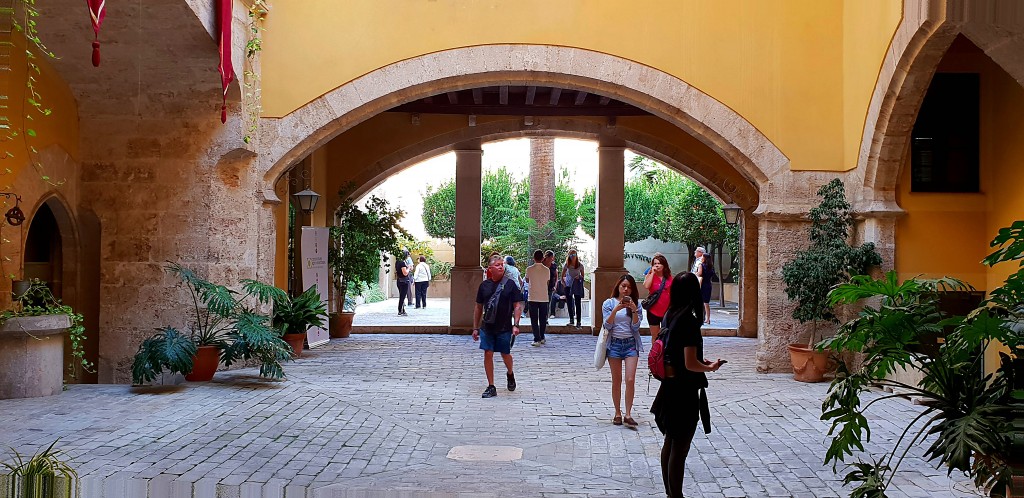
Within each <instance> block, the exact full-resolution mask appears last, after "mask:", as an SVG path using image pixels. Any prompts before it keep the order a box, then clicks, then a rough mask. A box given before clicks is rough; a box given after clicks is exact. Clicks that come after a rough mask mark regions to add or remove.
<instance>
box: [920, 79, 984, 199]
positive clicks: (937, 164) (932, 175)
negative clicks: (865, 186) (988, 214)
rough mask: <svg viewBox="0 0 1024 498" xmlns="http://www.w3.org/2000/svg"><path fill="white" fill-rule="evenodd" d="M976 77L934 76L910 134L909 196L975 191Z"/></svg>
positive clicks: (976, 145) (976, 160) (976, 152)
mask: <svg viewBox="0 0 1024 498" xmlns="http://www.w3.org/2000/svg"><path fill="white" fill-rule="evenodd" d="M979 88H980V83H979V77H978V74H977V73H937V74H936V75H935V77H934V78H932V82H931V85H930V86H929V87H928V93H927V94H925V97H924V103H922V104H921V111H920V112H919V113H918V115H917V121H916V122H915V123H914V131H913V133H912V134H911V148H910V154H911V176H910V190H911V191H912V192H978V191H979V189H980V181H979V162H980V161H979V158H978V154H979V145H978V143H979V139H978V135H979V119H980V118H979V101H980V92H979Z"/></svg>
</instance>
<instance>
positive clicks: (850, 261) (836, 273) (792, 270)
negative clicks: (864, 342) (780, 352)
mask: <svg viewBox="0 0 1024 498" xmlns="http://www.w3.org/2000/svg"><path fill="white" fill-rule="evenodd" d="M818 197H821V203H820V204H819V205H818V206H816V207H814V208H813V209H811V211H810V216H809V217H810V220H811V226H810V229H809V230H808V236H809V238H810V246H809V247H808V248H807V249H804V250H801V251H797V252H796V256H795V257H794V258H793V259H792V260H791V261H789V262H788V263H786V264H785V265H783V267H782V280H783V281H784V282H785V283H786V296H788V297H789V299H790V300H792V301H796V303H797V305H796V308H794V309H793V318H795V319H797V320H799V321H800V322H801V323H804V322H808V321H810V322H813V323H814V330H813V332H812V337H811V338H810V341H809V343H811V344H813V343H815V342H816V341H815V337H814V336H815V335H816V334H817V329H818V322H820V321H833V322H834V321H835V320H836V316H835V312H834V304H833V303H831V302H830V301H829V298H828V293H829V291H831V290H832V288H833V287H835V286H836V285H838V284H840V283H843V282H847V281H849V280H850V278H851V277H853V276H855V275H863V274H866V273H867V272H868V271H869V270H870V269H871V268H872V267H874V266H877V265H880V264H882V257H881V256H880V255H879V254H878V252H877V251H875V244H874V243H872V242H867V243H865V244H863V245H861V246H860V247H851V246H850V245H849V243H848V240H849V238H850V227H852V226H853V215H852V214H851V206H850V203H849V202H847V200H846V192H845V188H844V186H843V182H842V181H841V180H839V179H838V178H836V179H833V180H832V181H830V182H829V183H827V184H825V185H823V186H822V187H821V188H819V189H818Z"/></svg>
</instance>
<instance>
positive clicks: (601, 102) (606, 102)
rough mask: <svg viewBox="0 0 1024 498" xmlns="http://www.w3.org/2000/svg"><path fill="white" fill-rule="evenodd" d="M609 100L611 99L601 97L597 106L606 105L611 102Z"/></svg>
mask: <svg viewBox="0 0 1024 498" xmlns="http://www.w3.org/2000/svg"><path fill="white" fill-rule="evenodd" d="M611 100H612V99H611V97H601V100H600V101H599V102H598V104H601V105H608V102H611Z"/></svg>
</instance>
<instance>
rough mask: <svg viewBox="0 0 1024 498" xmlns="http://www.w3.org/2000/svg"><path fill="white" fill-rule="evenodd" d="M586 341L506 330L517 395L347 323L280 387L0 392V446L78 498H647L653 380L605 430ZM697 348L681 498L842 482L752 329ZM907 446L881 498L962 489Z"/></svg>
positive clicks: (813, 387) (460, 360) (812, 389)
mask: <svg viewBox="0 0 1024 498" xmlns="http://www.w3.org/2000/svg"><path fill="white" fill-rule="evenodd" d="M644 340H645V342H647V341H649V338H644ZM593 341H594V338H593V337H590V336H584V335H552V336H550V337H549V338H548V341H547V344H546V345H545V346H542V347H537V348H534V347H530V346H529V342H528V341H521V342H518V343H517V344H516V347H515V350H514V353H515V362H516V363H515V365H516V367H515V368H516V373H517V379H518V383H519V387H518V389H517V390H516V391H515V392H509V391H507V390H506V389H505V387H504V386H503V382H502V383H499V389H498V397H496V398H492V399H481V398H480V393H481V392H482V391H483V388H484V387H485V386H484V380H483V369H482V366H481V365H480V363H481V361H482V360H481V357H482V355H481V353H480V351H479V350H478V349H477V345H476V344H475V343H474V342H472V340H471V338H469V337H467V336H450V335H401V334H386V335H353V336H352V337H350V338H348V339H341V340H334V341H331V343H330V344H329V345H326V346H324V347H322V348H319V349H317V350H314V351H307V352H306V354H305V355H304V357H303V358H302V359H299V360H298V361H295V362H293V363H289V364H287V365H286V372H287V373H288V379H287V380H285V381H282V382H267V381H263V380H261V379H259V378H258V377H257V376H256V370H255V369H243V370H235V371H231V372H219V373H218V374H217V376H216V377H215V379H214V381H213V382H209V383H196V384H192V383H190V384H184V385H181V386H177V387H175V388H162V389H155V390H153V388H151V390H133V389H131V388H129V387H127V386H116V385H99V386H85V385H80V386H71V387H70V388H69V389H68V390H67V391H66V392H64V393H63V394H60V395H58V396H54V397H50V398H40V399H24V400H4V401H0V447H8V446H10V447H12V448H13V449H15V450H17V451H18V452H20V453H22V454H28V453H33V452H35V451H37V450H39V449H41V448H45V447H46V446H47V445H49V444H50V443H52V442H53V441H54V440H59V442H58V443H57V446H58V447H59V448H60V449H62V450H63V451H64V452H65V453H66V455H67V457H68V458H69V459H70V460H71V462H72V465H73V466H74V467H75V468H76V469H77V471H78V473H79V475H80V476H81V477H82V491H83V494H82V496H84V497H85V498H95V497H133V498H134V497H141V496H152V497H158V498H165V497H193V496H194V497H238V498H242V497H268V498H269V497H274V498H292V497H307V498H313V497H356V496H366V497H405V496H408V497H421V496H426V497H433V496H437V497H449V496H465V497H506V496H511V497H519V496H523V497H534V496H545V497H548V496H550V497H554V496H572V497H586V496H622V497H626V496H629V497H654V496H664V495H663V493H662V489H663V488H662V485H661V475H660V466H659V452H660V447H661V441H662V436H661V434H660V433H659V432H658V430H657V428H656V427H655V426H654V423H653V419H652V417H651V415H650V414H649V413H648V410H649V408H650V404H651V401H652V399H653V396H654V392H655V390H656V388H657V382H656V381H654V382H652V383H651V384H650V386H648V381H647V378H646V376H645V375H643V372H641V373H640V375H638V377H639V378H638V380H637V393H636V406H635V408H634V416H635V418H636V419H637V420H638V421H639V423H640V427H639V428H638V429H637V430H630V429H627V428H624V427H621V426H614V425H612V424H611V417H612V415H613V409H612V407H611V400H610V394H609V393H610V386H609V372H608V369H607V368H608V367H607V366H606V367H605V368H604V369H603V370H600V371H595V370H594V368H593V367H592V356H593V355H592V353H593V344H594V342H593ZM705 344H706V351H707V355H708V356H709V357H722V358H727V359H729V360H730V363H729V364H728V365H726V367H725V368H723V370H722V371H720V372H719V373H717V374H713V375H710V377H711V387H710V389H709V397H710V398H711V405H712V419H713V420H712V421H713V424H714V430H713V432H712V433H711V434H709V435H707V436H705V435H704V434H702V433H701V432H700V431H698V435H697V437H696V438H695V441H694V445H693V451H692V452H691V453H690V456H689V459H688V461H687V480H686V492H687V496H693V497H741V496H749V497H762V496H794V497H801V498H802V497H834V496H846V495H848V494H849V490H848V489H844V488H843V486H842V483H841V480H840V478H839V477H837V474H835V473H833V471H832V469H831V468H829V467H826V466H824V465H822V455H823V454H824V449H825V440H826V437H825V432H826V430H827V426H826V424H825V423H823V422H821V421H820V420H819V419H818V416H819V413H820V405H821V400H822V397H823V395H824V393H825V391H826V388H827V384H802V383H798V382H795V381H793V380H792V378H791V376H790V375H786V374H774V375H762V374H757V373H755V372H754V359H753V357H754V350H755V347H756V340H752V339H740V338H724V337H709V338H707V339H706V342H705ZM497 370H498V372H499V374H498V377H499V378H500V377H502V375H501V374H500V372H502V369H501V368H500V367H499V368H498V369H497ZM872 410H873V411H872V412H871V413H872V421H873V423H874V424H875V425H874V427H873V430H872V436H873V441H874V442H875V443H876V444H881V443H886V442H889V441H892V440H893V439H894V438H895V437H897V436H898V434H899V432H900V429H901V425H902V424H905V423H907V422H908V421H910V420H911V419H913V417H914V416H915V414H917V413H919V412H920V409H919V407H917V406H914V405H913V404H911V403H909V402H907V401H905V400H900V399H893V400H885V401H882V402H880V403H878V404H876V405H875V406H873V407H872ZM869 449H876V450H877V449H878V446H872V445H869ZM922 451H923V448H921V447H918V448H915V449H913V450H912V451H911V453H910V455H909V456H908V458H907V459H906V460H905V461H904V462H903V466H902V469H901V471H900V473H899V475H898V476H897V477H896V478H895V479H894V480H893V485H892V488H891V489H890V493H889V496H890V497H893V498H897V497H940V498H941V497H960V496H976V495H974V494H972V493H971V492H970V490H969V488H968V487H967V486H966V485H964V483H962V482H958V480H957V478H956V476H954V478H953V479H950V478H948V477H947V476H946V475H945V473H944V472H940V471H937V470H935V469H934V468H932V467H931V465H929V464H928V462H925V461H923V460H922V459H921V454H922ZM843 473H844V472H843V469H840V472H839V475H840V476H841V475H842V474H843Z"/></svg>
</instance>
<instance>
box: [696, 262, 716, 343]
mask: <svg viewBox="0 0 1024 498" xmlns="http://www.w3.org/2000/svg"><path fill="white" fill-rule="evenodd" d="M697 276H698V277H700V278H699V279H698V280H700V297H701V299H702V300H704V323H706V324H708V325H711V287H712V284H713V282H714V280H715V260H714V258H712V257H711V255H710V254H708V253H704V256H703V257H702V258H701V263H700V274H698V275H697Z"/></svg>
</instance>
